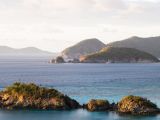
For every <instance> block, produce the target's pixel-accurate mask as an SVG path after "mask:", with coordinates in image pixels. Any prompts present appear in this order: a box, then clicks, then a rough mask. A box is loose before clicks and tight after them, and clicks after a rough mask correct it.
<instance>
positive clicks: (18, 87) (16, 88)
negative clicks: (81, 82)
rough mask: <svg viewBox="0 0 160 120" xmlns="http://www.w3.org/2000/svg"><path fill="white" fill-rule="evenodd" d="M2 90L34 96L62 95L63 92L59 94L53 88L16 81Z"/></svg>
mask: <svg viewBox="0 0 160 120" xmlns="http://www.w3.org/2000/svg"><path fill="white" fill-rule="evenodd" d="M4 92H5V93H8V94H10V95H24V96H31V97H34V98H51V97H57V98H61V97H63V94H61V93H60V92H58V91H57V90H55V89H48V88H44V87H39V86H37V85H35V84H33V83H29V84H25V83H19V82H16V83H14V84H13V85H11V86H8V87H7V88H6V89H5V90H4Z"/></svg>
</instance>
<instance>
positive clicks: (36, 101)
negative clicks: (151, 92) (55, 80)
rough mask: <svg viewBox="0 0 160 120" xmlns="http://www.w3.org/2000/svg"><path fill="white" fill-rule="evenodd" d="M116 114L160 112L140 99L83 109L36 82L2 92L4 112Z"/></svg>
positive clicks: (95, 102)
mask: <svg viewBox="0 0 160 120" xmlns="http://www.w3.org/2000/svg"><path fill="white" fill-rule="evenodd" d="M79 108H83V109H87V110H88V111H91V112H94V111H104V112H105V111H106V112H107V111H115V112H117V113H121V114H131V115H151V114H159V113H160V109H159V108H158V107H157V106H156V105H155V104H154V103H152V102H151V101H149V100H147V99H145V98H142V97H139V96H132V95H131V96H126V97H124V98H122V100H121V101H120V102H118V103H112V104H110V103H109V101H108V100H101V99H92V100H90V101H89V102H88V103H87V104H84V105H83V106H81V105H80V104H79V103H78V102H77V101H76V100H73V99H71V98H70V97H68V96H66V95H64V94H62V93H60V92H59V91H57V90H55V89H50V88H44V87H41V86H37V85H35V84H33V83H28V84H26V83H18V82H17V83H14V84H13V85H11V86H8V87H6V88H5V89H4V90H2V91H1V92H0V109H5V110H15V109H17V110H22V109H23V110H31V109H35V110H71V109H79Z"/></svg>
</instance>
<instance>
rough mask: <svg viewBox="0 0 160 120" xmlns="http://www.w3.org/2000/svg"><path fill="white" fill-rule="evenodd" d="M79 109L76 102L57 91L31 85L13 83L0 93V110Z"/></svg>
mask: <svg viewBox="0 0 160 120" xmlns="http://www.w3.org/2000/svg"><path fill="white" fill-rule="evenodd" d="M79 107H80V105H79V103H78V102H77V101H75V100H73V99H71V98H69V97H68V96H65V95H63V94H62V93H60V92H58V91H57V90H55V89H49V88H44V87H40V86H37V85H35V84H32V83H31V84H24V83H14V84H13V85H11V86H9V87H7V88H5V90H3V91H1V92H0V108H1V109H46V110H48V109H51V110H67V109H76V108H79Z"/></svg>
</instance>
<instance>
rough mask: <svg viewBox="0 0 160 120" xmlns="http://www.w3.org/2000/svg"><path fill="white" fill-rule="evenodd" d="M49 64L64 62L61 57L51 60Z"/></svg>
mask: <svg viewBox="0 0 160 120" xmlns="http://www.w3.org/2000/svg"><path fill="white" fill-rule="evenodd" d="M50 63H65V61H64V59H63V57H61V56H58V57H56V58H55V59H52V60H51V61H50Z"/></svg>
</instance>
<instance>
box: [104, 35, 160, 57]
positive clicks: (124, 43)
mask: <svg viewBox="0 0 160 120" xmlns="http://www.w3.org/2000/svg"><path fill="white" fill-rule="evenodd" d="M107 46H112V47H127V48H136V49H139V50H142V51H145V52H148V53H150V54H152V55H154V56H156V57H158V58H160V36H158V37H149V38H141V37H137V36H134V37H131V38H128V39H125V40H121V41H116V42H112V43H109V44H107Z"/></svg>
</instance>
